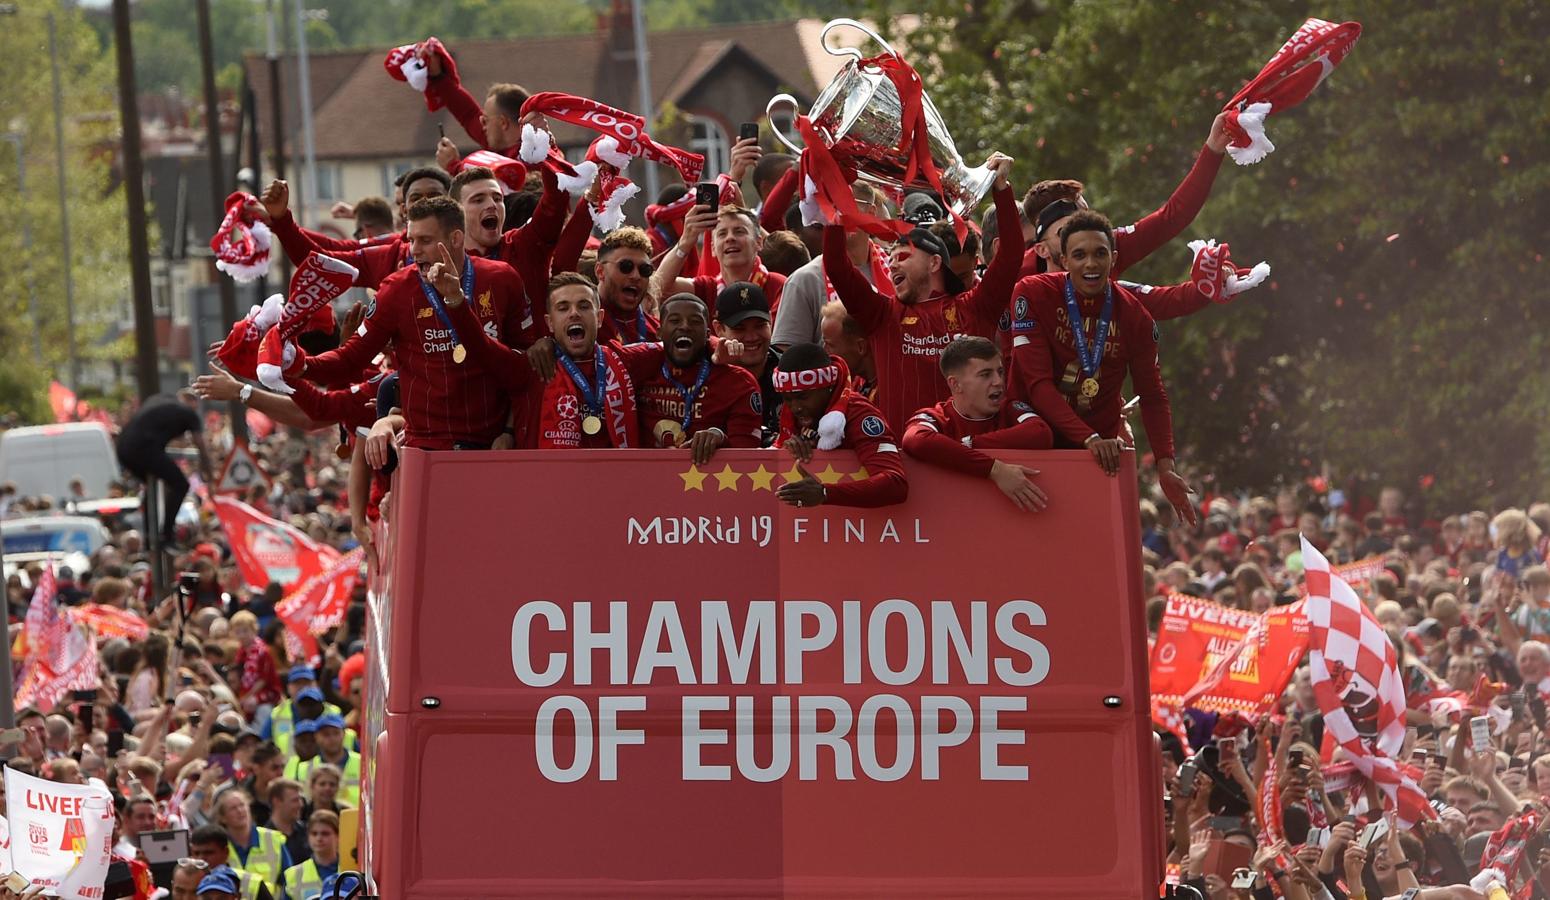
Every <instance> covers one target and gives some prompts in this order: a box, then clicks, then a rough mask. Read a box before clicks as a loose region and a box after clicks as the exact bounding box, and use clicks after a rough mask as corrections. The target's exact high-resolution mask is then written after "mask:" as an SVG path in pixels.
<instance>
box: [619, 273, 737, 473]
mask: <svg viewBox="0 0 1550 900" xmlns="http://www.w3.org/2000/svg"><path fill="white" fill-rule="evenodd" d="M747 287H748V289H752V288H753V286H752V285H748V286H747ZM709 339H710V312H709V310H707V309H706V308H705V303H704V301H702V300H700V298H698V297H696V296H694V295H693V294H688V293H684V294H674V295H673V296H671V297H669V298H668V299H667V301H666V302H665V303H663V304H662V343H661V344H657V345H636V346H654V347H658V348H660V350H659V352H658V353H657V354H655V355H653V356H645V355H644V354H643V355H642V358H643V359H644V360H650V361H657V360H660V361H657V364H656V366H655V367H654V368H652V367H650V363H649V362H647V364H646V367H645V370H644V371H642V366H641V363H639V362H635V361H633V360H632V361H631V363H630V365H629V368H630V370H631V373H632V375H634V376H635V385H636V404H637V406H639V408H640V419H641V435H642V437H643V439H644V440H646V441H648V442H649V443H648V446H654V447H688V448H689V449H690V450H691V451H692V453H693V456H694V462H695V464H697V465H703V464H704V463H707V462H709V461H710V458H711V455H712V454H714V453H715V452H716V450H717V449H719V448H721V447H723V446H726V447H760V446H762V437H763V411H764V404H763V401H762V400H761V398H760V395H759V383H758V382H757V381H755V380H754V377H753V375H751V374H749V372H748V370H746V369H744V368H742V367H741V366H735V365H718V364H716V363H714V362H713V361H712V359H711V349H710V345H709ZM637 373H638V374H637Z"/></svg>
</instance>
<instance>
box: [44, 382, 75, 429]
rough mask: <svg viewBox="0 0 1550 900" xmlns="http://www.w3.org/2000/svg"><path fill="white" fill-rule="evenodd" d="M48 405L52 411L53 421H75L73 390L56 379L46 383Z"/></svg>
mask: <svg viewBox="0 0 1550 900" xmlns="http://www.w3.org/2000/svg"><path fill="white" fill-rule="evenodd" d="M48 405H49V406H50V407H51V408H52V409H53V411H54V421H55V422H74V421H75V410H76V401H75V391H72V390H70V389H69V388H67V387H65V386H64V385H62V384H60V383H59V382H57V381H50V382H49V383H48Z"/></svg>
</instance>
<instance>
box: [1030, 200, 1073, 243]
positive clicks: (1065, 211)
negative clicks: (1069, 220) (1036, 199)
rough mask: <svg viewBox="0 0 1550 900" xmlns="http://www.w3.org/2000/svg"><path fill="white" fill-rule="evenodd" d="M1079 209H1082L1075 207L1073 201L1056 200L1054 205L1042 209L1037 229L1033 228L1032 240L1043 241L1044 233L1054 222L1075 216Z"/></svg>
mask: <svg viewBox="0 0 1550 900" xmlns="http://www.w3.org/2000/svg"><path fill="white" fill-rule="evenodd" d="M1081 209H1082V208H1081V207H1080V206H1077V205H1076V203H1075V202H1074V201H1071V200H1056V201H1055V202H1054V203H1051V204H1050V205H1049V206H1046V207H1044V208H1043V209H1041V210H1039V221H1038V225H1037V227H1036V228H1034V231H1033V239H1034V240H1036V241H1037V240H1043V239H1044V232H1045V231H1047V230H1049V227H1050V226H1051V225H1053V224H1055V223H1056V222H1059V221H1060V220H1061V219H1064V218H1065V217H1066V216H1074V215H1076V214H1077V213H1078V212H1080V211H1081Z"/></svg>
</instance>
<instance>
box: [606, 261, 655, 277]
mask: <svg viewBox="0 0 1550 900" xmlns="http://www.w3.org/2000/svg"><path fill="white" fill-rule="evenodd" d="M614 265H616V266H618V267H619V271H620V272H622V273H624V274H625V275H629V274H630V273H632V272H634V271H635V270H636V269H637V268H639V269H640V277H642V278H650V277H651V273H652V272H654V271H656V269H655V268H654V267H653V266H652V265H651V263H649V262H643V263H637V262H636V261H635V260H633V259H621V260H619V261H618V262H616V263H614Z"/></svg>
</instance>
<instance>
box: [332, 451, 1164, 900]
mask: <svg viewBox="0 0 1550 900" xmlns="http://www.w3.org/2000/svg"><path fill="white" fill-rule="evenodd" d="M1006 458H1007V459H1008V460H1010V461H1016V462H1021V463H1024V464H1026V465H1029V466H1031V467H1032V468H1035V469H1038V470H1040V471H1041V473H1042V474H1041V475H1040V476H1039V482H1040V484H1041V485H1042V486H1043V487H1044V488H1045V490H1046V491H1047V492H1048V494H1049V497H1050V504H1049V508H1048V509H1047V510H1045V511H1043V512H1040V513H1036V514H1030V513H1023V512H1019V511H1018V510H1016V509H1015V508H1014V507H1013V506H1012V504H1011V503H1010V502H1008V501H1007V499H1006V498H1005V497H1003V496H1002V495H1001V494H1000V492H998V491H997V490H996V489H995V487H994V486H993V485H992V484H990V483H989V482H988V481H986V480H983V479H974V478H969V477H966V476H963V475H959V474H955V473H951V472H946V471H942V470H936V469H932V468H929V467H926V466H922V465H916V464H912V463H911V464H908V475H909V481H910V494H909V500H908V501H907V502H906V503H904V504H901V505H898V506H893V507H887V508H882V509H869V510H861V509H845V508H837V507H829V506H822V507H818V508H794V507H790V506H786V505H784V504H781V503H779V502H778V501H777V500H776V497H775V490H776V489H777V488H778V487H779V486H780V485H782V484H784V483H785V482H786V481H787V480H789V479H794V478H797V477H799V475H798V474H797V473H796V472H795V468H794V465H793V463H792V460H791V458H790V457H789V456H788V455H784V454H781V453H778V452H776V451H755V450H748V451H726V450H723V451H721V452H720V453H718V454H717V455H716V457H715V459H714V460H713V461H712V462H711V463H710V464H709V465H707V466H704V467H699V468H696V467H694V466H692V465H690V462H689V458H688V455H687V454H686V453H682V452H672V451H619V452H613V451H580V452H546V453H543V454H541V455H540V454H537V453H530V452H529V453H524V452H505V453H497V452H492V453H439V454H431V453H423V452H418V451H414V450H409V451H405V452H404V453H403V456H402V459H401V464H400V468H399V474H398V475H397V477H396V481H395V484H394V488H393V493H392V499H391V503H390V512H389V517H388V522H387V524H386V526H385V527H384V529H383V534H382V540H381V542H380V543H379V547H380V548H381V552H382V555H383V559H382V562H381V564H380V565H378V566H377V567H375V570H374V577H373V581H372V591H371V602H370V613H369V619H368V628H369V640H368V641H367V645H368V647H369V651H368V654H369V655H368V676H367V687H366V705H367V715H366V720H365V726H364V727H365V732H364V734H363V742H364V743H365V745H366V748H365V752H366V761H365V770H364V779H365V784H364V785H363V792H362V804H363V809H362V813H363V814H362V834H361V851H362V863H363V868H364V869H365V871H366V872H367V874H368V878H369V879H370V882H371V884H372V888H373V890H374V891H375V892H376V893H378V894H380V896H381V897H383V898H386V900H401V898H417V900H418V898H454V897H456V898H469V897H480V898H504V897H519V896H534V895H543V896H556V895H571V896H578V895H585V896H594V897H613V896H617V897H644V896H673V897H682V896H790V897H799V896H837V895H843V896H852V897H855V896H878V897H884V896H886V897H902V896H918V897H942V896H961V895H967V894H976V895H978V894H989V895H997V894H999V895H1006V896H1017V897H1039V898H1072V897H1082V898H1087V900H1094V898H1114V900H1120V898H1124V900H1135V898H1137V897H1144V896H1149V895H1150V896H1156V892H1157V886H1158V884H1159V882H1160V881H1161V875H1162V847H1163V839H1162V813H1161V808H1160V806H1161V799H1160V798H1161V793H1162V792H1161V788H1160V783H1159V770H1158V764H1157V752H1156V749H1155V746H1154V742H1153V738H1152V736H1151V730H1150V723H1149V710H1148V703H1147V681H1146V679H1147V675H1146V667H1145V664H1146V654H1145V649H1146V629H1145V621H1144V612H1143V607H1142V599H1141V590H1140V561H1139V535H1138V525H1137V519H1136V515H1137V513H1136V510H1137V497H1136V487H1135V475H1134V469H1133V460H1132V459H1131V458H1128V457H1127V461H1126V465H1125V468H1124V470H1123V471H1122V472H1121V474H1120V477H1118V478H1111V477H1107V476H1105V475H1104V474H1103V473H1102V472H1101V471H1100V469H1099V468H1098V467H1097V466H1095V465H1094V464H1093V463H1092V461H1091V458H1090V457H1089V456H1088V455H1087V454H1082V453H1059V452H1049V453H1023V454H1007V455H1006ZM806 468H807V470H808V471H810V472H812V473H814V474H815V475H816V476H818V477H819V478H821V479H823V480H824V481H826V482H829V483H835V482H838V481H841V480H844V479H854V478H861V477H865V473H864V471H862V470H860V467H859V466H858V464H857V462H856V459H855V457H854V456H853V455H851V454H849V453H842V452H837V453H828V454H823V453H820V454H819V455H818V458H816V459H815V460H814V461H813V462H812V463H811V464H810V465H808V466H807V467H806Z"/></svg>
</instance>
